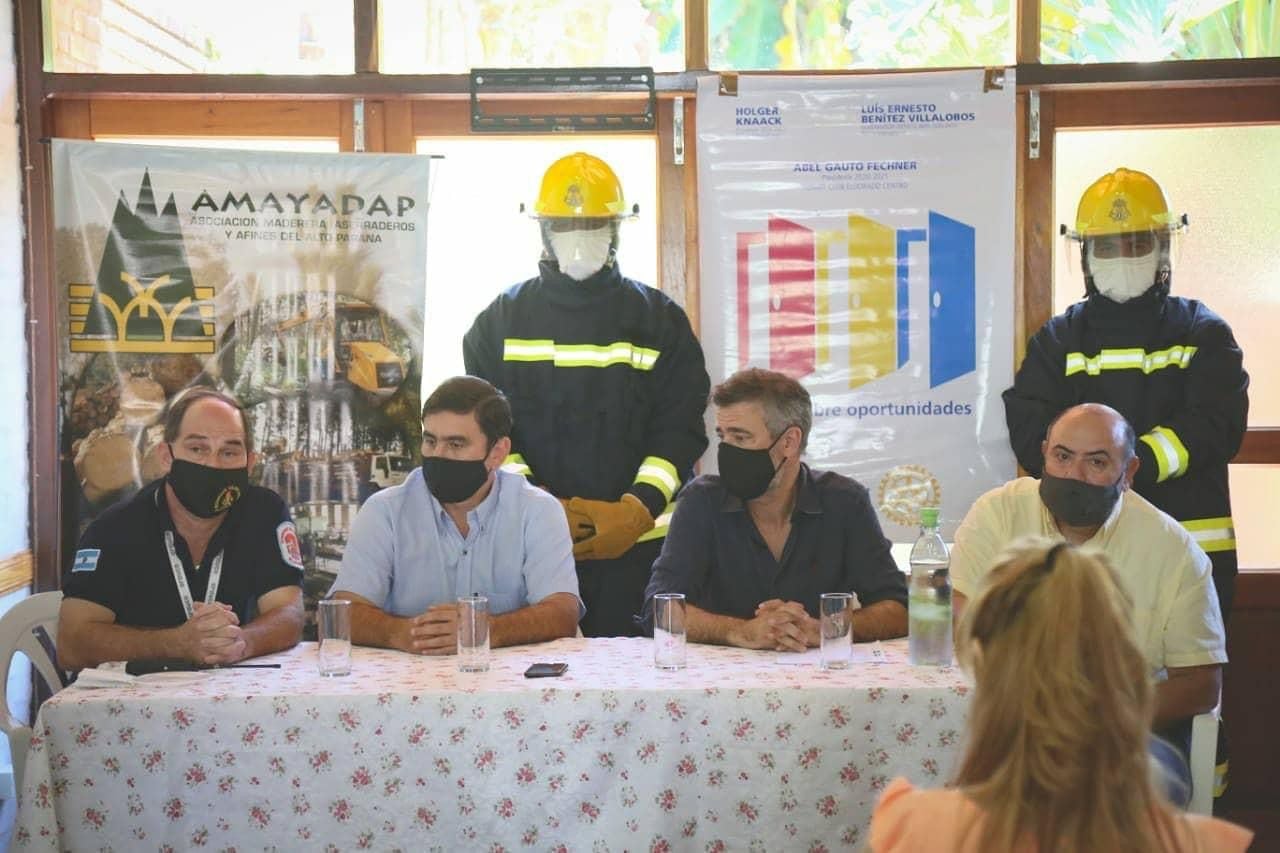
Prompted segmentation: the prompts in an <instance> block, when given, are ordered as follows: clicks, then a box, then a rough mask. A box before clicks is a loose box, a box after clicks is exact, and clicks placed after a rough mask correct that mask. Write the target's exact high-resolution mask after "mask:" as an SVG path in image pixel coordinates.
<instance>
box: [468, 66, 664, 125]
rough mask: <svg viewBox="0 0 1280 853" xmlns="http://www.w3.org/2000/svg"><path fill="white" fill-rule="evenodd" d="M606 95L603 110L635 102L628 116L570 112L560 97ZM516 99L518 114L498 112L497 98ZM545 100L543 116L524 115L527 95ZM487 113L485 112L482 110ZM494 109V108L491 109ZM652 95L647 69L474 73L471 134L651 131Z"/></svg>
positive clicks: (567, 101) (654, 108) (655, 99)
mask: <svg viewBox="0 0 1280 853" xmlns="http://www.w3.org/2000/svg"><path fill="white" fill-rule="evenodd" d="M571 94H589V95H600V96H606V97H608V99H609V106H610V107H611V108H614V107H616V104H617V103H618V102H619V101H631V100H635V102H636V109H635V110H633V111H629V112H613V111H604V112H601V111H589V112H576V111H574V112H571V111H569V110H568V109H566V107H568V106H569V105H571V104H573V105H576V104H578V103H582V104H590V101H576V100H570V99H567V98H564V97H563V96H564V95H571ZM504 95H506V96H518V97H519V98H521V103H523V104H525V105H526V106H525V108H524V109H525V110H526V111H523V112H502V111H501V107H502V106H503V100H502V98H503V96H504ZM530 95H534V96H538V95H543V96H547V99H548V103H549V105H550V107H551V108H550V109H548V110H547V111H546V112H536V113H530V112H528V111H527V109H528V107H527V104H528V103H529V100H528V96H530ZM486 104H487V106H488V107H489V109H485V105H486ZM495 107H496V109H495ZM657 112H658V96H657V93H656V90H655V88H654V73H653V69H652V68H475V69H472V71H471V129H472V131H474V132H477V133H556V132H574V131H578V132H589V133H621V132H635V131H644V130H653V129H654V127H655V126H656V123H657Z"/></svg>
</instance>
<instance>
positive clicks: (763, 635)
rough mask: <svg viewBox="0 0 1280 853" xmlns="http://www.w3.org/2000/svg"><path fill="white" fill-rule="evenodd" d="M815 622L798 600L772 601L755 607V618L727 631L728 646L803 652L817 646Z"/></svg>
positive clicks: (817, 627)
mask: <svg viewBox="0 0 1280 853" xmlns="http://www.w3.org/2000/svg"><path fill="white" fill-rule="evenodd" d="M818 638H819V625H818V620H817V619H815V618H813V617H812V616H810V615H809V613H808V611H806V610H805V609H804V605H802V604H800V603H799V602H798V601H783V600H781V599H778V598H771V599H769V600H768V601H765V602H762V603H761V604H760V606H758V607H757V608H756V615H755V616H753V617H752V618H750V619H748V620H746V621H745V622H742V623H741V624H740V625H738V626H737V627H736V628H734V629H732V630H731V631H730V632H729V636H728V640H729V642H730V644H732V645H735V646H739V647H741V648H745V649H775V650H777V651H780V652H803V651H804V650H805V649H809V648H814V647H816V646H817V645H818Z"/></svg>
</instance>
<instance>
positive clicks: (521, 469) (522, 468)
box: [502, 453, 533, 477]
mask: <svg viewBox="0 0 1280 853" xmlns="http://www.w3.org/2000/svg"><path fill="white" fill-rule="evenodd" d="M502 470H503V471H510V472H511V473H512V474H519V475H520V476H521V477H532V476H533V470H532V469H531V468H530V467H529V463H527V462H525V461H524V457H523V456H521V455H520V454H519V453H512V454H511V455H510V456H508V457H507V458H506V459H503V460H502Z"/></svg>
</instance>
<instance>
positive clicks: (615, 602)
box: [463, 153, 710, 637]
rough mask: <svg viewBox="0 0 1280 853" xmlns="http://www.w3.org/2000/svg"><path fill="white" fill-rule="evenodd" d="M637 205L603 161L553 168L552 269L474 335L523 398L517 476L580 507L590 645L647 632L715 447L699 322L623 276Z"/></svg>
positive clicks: (514, 461) (543, 203)
mask: <svg viewBox="0 0 1280 853" xmlns="http://www.w3.org/2000/svg"><path fill="white" fill-rule="evenodd" d="M634 212H635V211H634V209H630V208H628V206H627V204H626V202H625V199H624V197H623V193H622V184H621V182H620V181H619V180H618V178H617V176H616V175H615V174H614V172H613V170H612V169H611V168H609V166H608V164H606V163H605V162H604V161H603V160H601V159H599V158H597V157H593V156H591V155H590V154H584V153H577V154H571V155H569V156H567V157H563V158H561V159H559V160H557V161H556V162H554V163H552V164H551V166H550V167H549V168H548V169H547V171H546V173H545V175H544V176H543V179H542V186H541V191H540V192H539V194H538V199H537V202H536V203H535V204H534V209H533V216H534V218H535V219H536V220H537V222H538V225H539V228H540V229H541V233H542V246H543V251H542V258H541V260H540V262H539V264H538V275H537V276H536V277H534V278H531V279H529V280H528V281H524V282H521V283H520V284H517V285H515V286H513V287H511V288H510V289H508V290H507V291H505V292H504V293H502V294H501V295H500V296H498V298H496V299H495V300H494V301H493V302H492V303H491V304H490V305H489V306H488V307H487V308H486V309H485V310H484V311H482V312H481V313H480V315H479V316H478V317H476V320H475V322H474V323H473V324H472V326H471V329H470V331H468V332H467V334H466V336H465V338H464V340H463V357H464V361H465V365H466V370H467V372H468V373H470V374H472V375H475V376H480V377H483V378H485V379H487V380H489V381H490V382H492V383H493V384H494V385H496V386H497V387H498V388H500V389H502V391H503V393H504V394H506V396H507V398H508V399H509V400H510V401H511V406H512V410H513V413H514V415H515V428H514V431H513V432H512V435H511V443H512V450H511V456H510V457H509V458H508V460H507V467H508V468H509V469H514V470H519V471H520V472H522V473H524V474H525V475H526V476H527V477H529V478H530V479H531V480H532V481H533V482H534V483H536V484H537V485H540V486H542V487H544V488H546V489H547V490H548V491H550V492H551V493H552V494H553V495H555V496H556V497H558V498H560V500H561V503H562V504H563V505H564V508H565V515H566V517H567V519H568V522H569V529H570V533H571V535H572V536H573V539H574V546H573V552H574V558H575V560H576V562H577V569H578V580H579V589H580V593H581V596H582V600H583V603H584V604H585V605H586V608H587V609H586V616H585V617H584V618H583V621H582V631H583V633H584V634H585V635H586V636H589V637H590V636H633V635H637V634H639V633H640V628H639V626H638V625H637V624H636V622H635V620H634V618H633V617H634V616H636V615H637V614H638V613H639V611H640V607H641V605H642V604H643V602H644V590H645V586H646V584H647V583H648V581H649V571H650V568H651V567H652V565H653V561H654V559H655V558H656V557H657V555H658V551H659V550H660V548H661V545H662V539H663V537H664V536H665V535H666V525H667V520H668V519H669V518H670V508H669V507H670V504H671V502H672V501H673V499H674V498H675V495H676V492H677V491H678V490H679V489H680V487H681V485H682V484H683V483H684V482H685V481H686V480H688V479H689V478H690V477H691V476H692V473H693V464H694V462H695V461H696V460H697V459H698V457H699V456H701V455H702V452H703V451H704V450H705V449H706V447H707V436H706V428H705V425H704V423H703V417H702V416H703V410H704V409H705V408H706V402H707V394H708V391H709V389H710V379H709V378H708V376H707V371H706V366H705V364H704V360H703V355H702V347H701V345H700V344H699V343H698V340H697V338H696V337H694V334H693V330H692V329H691V327H690V325H689V319H688V317H687V316H686V315H685V312H684V310H683V309H682V308H681V307H680V306H679V305H677V304H676V303H675V302H673V301H672V300H671V299H670V298H668V297H667V296H665V295H664V294H662V293H661V292H659V291H658V290H655V289H654V288H652V287H649V286H647V285H644V284H641V283H640V282H637V281H633V280H631V279H629V278H625V277H623V275H622V273H621V272H620V270H619V267H618V261H617V250H618V227H619V224H620V223H621V221H622V220H623V219H626V218H629V217H630V216H632V215H633V214H634Z"/></svg>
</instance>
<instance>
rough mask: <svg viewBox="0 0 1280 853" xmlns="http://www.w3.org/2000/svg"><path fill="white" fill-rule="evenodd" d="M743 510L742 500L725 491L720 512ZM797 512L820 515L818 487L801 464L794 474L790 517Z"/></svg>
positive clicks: (820, 500) (810, 474)
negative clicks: (794, 495)
mask: <svg viewBox="0 0 1280 853" xmlns="http://www.w3.org/2000/svg"><path fill="white" fill-rule="evenodd" d="M744 509H746V505H745V504H744V503H743V502H742V498H740V497H738V496H737V495H735V494H730V492H729V490H728V489H725V493H724V501H723V503H721V504H720V511H721V512H742V511H743V510H744ZM798 512H803V513H804V514H806V515H822V497H821V496H820V495H819V494H818V487H817V486H816V485H814V482H813V472H812V471H810V470H809V466H808V465H806V464H805V463H803V462H801V463H800V470H799V472H798V473H797V474H796V505H795V508H794V509H792V511H791V515H792V516H793V517H794V516H795V514H796V513H798Z"/></svg>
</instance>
